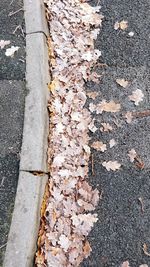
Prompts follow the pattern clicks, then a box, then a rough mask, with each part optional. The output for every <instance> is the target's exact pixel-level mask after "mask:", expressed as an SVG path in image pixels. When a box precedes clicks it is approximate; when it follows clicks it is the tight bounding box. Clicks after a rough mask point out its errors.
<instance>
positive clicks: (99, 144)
mask: <svg viewBox="0 0 150 267" xmlns="http://www.w3.org/2000/svg"><path fill="white" fill-rule="evenodd" d="M91 147H93V148H94V149H96V150H97V151H101V152H104V151H105V150H107V148H106V144H103V142H100V141H96V142H93V144H92V145H91Z"/></svg>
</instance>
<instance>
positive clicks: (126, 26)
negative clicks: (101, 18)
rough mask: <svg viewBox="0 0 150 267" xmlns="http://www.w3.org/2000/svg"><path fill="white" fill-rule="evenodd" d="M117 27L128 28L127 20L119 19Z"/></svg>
mask: <svg viewBox="0 0 150 267" xmlns="http://www.w3.org/2000/svg"><path fill="white" fill-rule="evenodd" d="M119 28H120V29H121V30H123V31H124V30H126V29H127V28H128V21H127V20H122V21H120V23H119Z"/></svg>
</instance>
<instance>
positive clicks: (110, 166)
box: [102, 160, 121, 171]
mask: <svg viewBox="0 0 150 267" xmlns="http://www.w3.org/2000/svg"><path fill="white" fill-rule="evenodd" d="M102 165H103V167H105V168H106V170H107V171H110V170H112V171H116V170H119V169H120V167H121V164H120V163H119V162H117V161H116V160H115V161H111V160H110V161H108V162H106V161H104V162H103V163H102Z"/></svg>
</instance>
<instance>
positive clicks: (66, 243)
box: [58, 235, 71, 252]
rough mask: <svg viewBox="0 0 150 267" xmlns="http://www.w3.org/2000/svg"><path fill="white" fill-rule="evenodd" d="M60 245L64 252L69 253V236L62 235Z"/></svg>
mask: <svg viewBox="0 0 150 267" xmlns="http://www.w3.org/2000/svg"><path fill="white" fill-rule="evenodd" d="M58 244H60V246H61V247H62V248H63V249H64V251H65V252H67V250H68V248H69V246H70V245H71V241H70V240H69V238H68V237H67V236H65V235H61V236H60V237H59V241H58Z"/></svg>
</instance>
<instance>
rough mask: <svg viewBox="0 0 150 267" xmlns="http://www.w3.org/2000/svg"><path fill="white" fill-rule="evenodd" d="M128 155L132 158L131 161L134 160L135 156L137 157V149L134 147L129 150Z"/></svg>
mask: <svg viewBox="0 0 150 267" xmlns="http://www.w3.org/2000/svg"><path fill="white" fill-rule="evenodd" d="M128 156H129V158H130V161H131V162H134V160H135V158H136V157H137V153H136V151H135V149H133V148H132V149H131V150H130V151H129V153H128Z"/></svg>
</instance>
